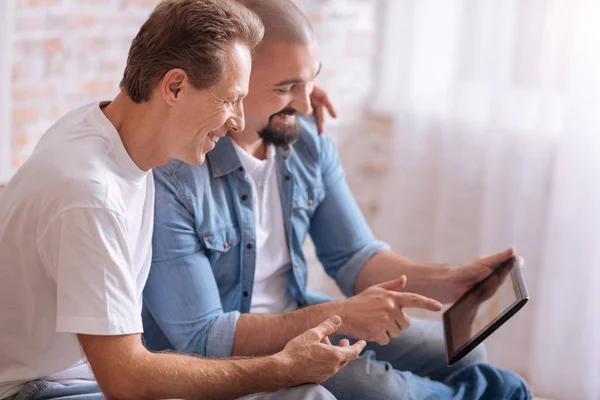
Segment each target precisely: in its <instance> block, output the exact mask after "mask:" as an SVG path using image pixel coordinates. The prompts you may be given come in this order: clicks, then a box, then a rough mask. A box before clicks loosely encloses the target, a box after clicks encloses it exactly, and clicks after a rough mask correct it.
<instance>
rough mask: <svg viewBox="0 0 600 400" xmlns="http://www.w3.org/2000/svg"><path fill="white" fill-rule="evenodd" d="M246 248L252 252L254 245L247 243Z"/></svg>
mask: <svg viewBox="0 0 600 400" xmlns="http://www.w3.org/2000/svg"><path fill="white" fill-rule="evenodd" d="M246 248H247V249H248V250H252V249H253V248H254V245H253V244H252V243H248V244H247V245H246Z"/></svg>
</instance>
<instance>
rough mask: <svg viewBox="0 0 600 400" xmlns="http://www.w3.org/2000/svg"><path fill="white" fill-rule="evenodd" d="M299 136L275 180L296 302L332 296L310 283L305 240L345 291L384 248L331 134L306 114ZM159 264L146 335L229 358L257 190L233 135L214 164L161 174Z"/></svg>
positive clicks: (248, 286)
mask: <svg viewBox="0 0 600 400" xmlns="http://www.w3.org/2000/svg"><path fill="white" fill-rule="evenodd" d="M300 124H301V134H300V138H299V140H298V141H297V142H296V143H295V144H294V145H292V146H290V147H289V148H287V149H277V152H276V165H277V178H278V181H279V190H280V196H281V203H282V210H283V217H284V225H285V232H286V236H287V243H288V248H289V250H290V259H291V263H292V265H293V268H290V271H291V272H290V279H289V285H288V289H289V291H290V293H291V294H292V296H293V298H294V299H295V300H296V301H297V303H298V305H299V306H305V305H311V304H315V303H318V302H323V301H327V300H329V299H328V298H327V297H326V296H324V295H320V294H317V293H312V292H310V291H309V290H307V288H306V281H307V266H306V260H305V258H304V254H303V252H302V243H303V242H304V240H305V239H306V236H307V235H309V234H310V236H311V238H312V240H313V242H314V244H315V247H316V251H317V256H318V258H319V261H320V262H321V263H322V265H323V267H324V268H325V271H326V272H327V274H328V275H329V276H331V277H332V278H334V279H335V280H336V282H337V284H338V285H339V287H340V288H341V289H342V291H343V292H344V294H345V295H348V296H351V295H353V294H354V289H353V288H354V281H355V279H356V276H357V275H358V273H359V271H360V270H361V268H362V267H363V265H364V264H365V263H366V261H367V260H368V259H369V258H370V257H371V256H373V255H374V254H375V253H377V252H379V251H382V250H386V249H387V248H388V247H387V245H386V244H384V243H382V242H379V241H377V240H375V238H374V237H373V234H372V233H371V231H370V229H369V227H368V225H367V223H366V221H365V219H364V217H363V215H362V213H361V211H360V209H359V208H358V206H357V204H356V202H355V200H354V198H353V196H352V193H351V192H350V190H349V188H348V185H347V183H346V181H345V179H344V172H343V169H342V165H341V163H340V159H339V156H338V153H337V151H336V149H335V146H334V144H333V142H332V141H331V139H330V138H329V137H328V136H326V135H322V136H320V135H318V133H317V129H316V126H315V124H314V122H313V121H312V119H308V118H301V120H300ZM154 178H155V183H156V203H155V204H156V207H155V220H154V237H153V259H152V267H151V269H150V274H149V277H148V281H147V283H146V287H145V289H144V308H143V321H144V341H145V343H146V346H147V347H148V348H149V349H151V350H156V351H158V350H167V349H171V350H177V351H181V352H185V353H195V354H200V355H203V356H208V357H230V356H231V352H232V347H233V340H234V337H235V327H236V323H237V320H238V318H239V317H240V313H247V312H249V310H250V302H251V298H252V286H253V280H254V269H255V267H256V265H255V261H256V247H255V246H254V243H255V239H256V234H255V226H254V221H255V220H254V214H253V211H252V191H251V186H250V182H249V180H248V179H246V176H245V173H244V169H243V167H242V164H241V162H240V160H239V158H238V156H237V154H236V152H235V149H234V147H233V144H232V142H231V139H230V138H229V137H225V138H222V139H221V140H219V142H218V143H217V146H216V148H215V149H214V150H213V151H212V152H210V153H208V154H207V162H206V163H205V164H203V165H201V166H191V165H188V164H185V163H183V162H181V161H171V162H170V163H169V164H167V165H165V166H163V167H160V168H157V169H155V170H154Z"/></svg>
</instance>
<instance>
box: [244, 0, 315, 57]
mask: <svg viewBox="0 0 600 400" xmlns="http://www.w3.org/2000/svg"><path fill="white" fill-rule="evenodd" d="M238 1H239V2H240V3H242V4H244V5H245V6H246V7H248V8H249V9H250V10H252V11H253V12H254V13H255V14H256V15H258V17H259V18H260V20H261V21H262V23H263V25H264V26H265V35H264V39H263V43H273V42H284V43H288V44H294V45H300V46H308V45H310V44H311V43H312V41H313V40H314V33H313V29H312V26H311V24H310V22H309V21H308V19H307V18H306V16H305V15H304V14H303V13H302V11H300V10H299V9H298V7H296V5H295V4H294V3H293V2H292V1H290V0H238Z"/></svg>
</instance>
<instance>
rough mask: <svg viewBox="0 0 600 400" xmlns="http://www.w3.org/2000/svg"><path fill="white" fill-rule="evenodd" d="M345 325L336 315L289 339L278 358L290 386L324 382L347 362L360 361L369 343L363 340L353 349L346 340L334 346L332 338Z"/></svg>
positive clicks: (355, 344) (277, 355) (354, 345)
mask: <svg viewBox="0 0 600 400" xmlns="http://www.w3.org/2000/svg"><path fill="white" fill-rule="evenodd" d="M341 324H342V320H341V318H340V317H338V316H337V315H334V316H332V317H331V318H329V319H327V320H326V321H324V322H322V323H321V324H320V325H318V326H317V327H315V328H312V329H309V330H308V331H306V332H304V333H303V334H301V335H299V336H297V337H295V338H294V339H292V340H290V341H289V342H288V344H287V345H286V346H285V348H284V349H283V350H282V351H281V352H279V353H277V354H276V355H275V357H276V358H277V359H278V360H280V361H281V362H282V364H283V369H284V371H287V374H286V375H287V381H288V382H290V385H300V384H303V383H309V382H310V383H313V382H314V383H319V382H324V381H326V380H327V379H329V377H331V376H332V375H335V374H336V373H337V372H338V371H339V370H340V369H342V368H344V367H345V366H346V365H347V364H348V362H350V361H351V360H354V359H355V358H357V357H358V356H359V354H360V352H361V351H362V349H363V348H364V347H365V345H366V342H365V341H364V340H360V341H358V342H356V343H354V344H353V345H352V346H350V343H349V342H348V340H346V339H344V340H342V341H341V342H340V344H339V346H333V345H332V344H331V342H330V341H329V336H331V335H332V334H334V333H335V332H336V331H337V330H338V329H339V327H340V326H341Z"/></svg>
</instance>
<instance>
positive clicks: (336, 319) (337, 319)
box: [329, 315, 342, 326]
mask: <svg viewBox="0 0 600 400" xmlns="http://www.w3.org/2000/svg"><path fill="white" fill-rule="evenodd" d="M329 322H331V323H332V324H333V325H335V326H337V325H339V324H341V323H342V319H341V318H340V317H338V316H337V315H334V316H332V317H330V318H329Z"/></svg>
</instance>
